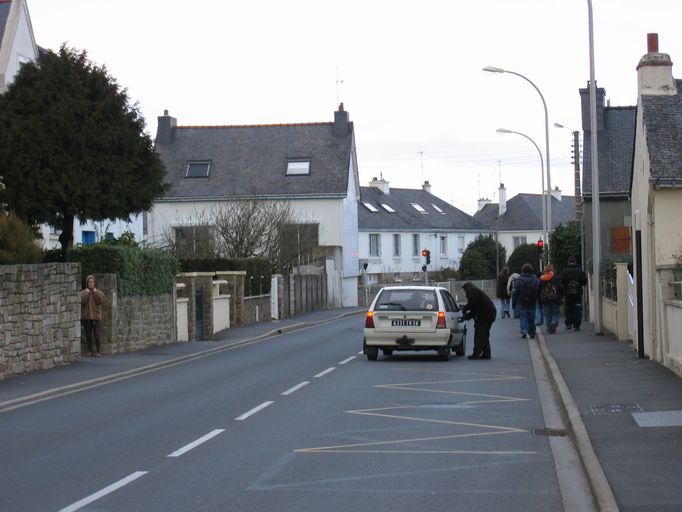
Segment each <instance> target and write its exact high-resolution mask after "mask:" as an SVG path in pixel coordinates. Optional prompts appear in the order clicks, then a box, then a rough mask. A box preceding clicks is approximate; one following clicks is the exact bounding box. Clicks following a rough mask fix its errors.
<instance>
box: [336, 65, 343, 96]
mask: <svg viewBox="0 0 682 512" xmlns="http://www.w3.org/2000/svg"><path fill="white" fill-rule="evenodd" d="M341 84H343V80H341V79H339V68H336V104H337V105H338V104H339V95H340V91H341Z"/></svg>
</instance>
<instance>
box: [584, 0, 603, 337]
mask: <svg viewBox="0 0 682 512" xmlns="http://www.w3.org/2000/svg"><path fill="white" fill-rule="evenodd" d="M587 14H588V20H589V38H590V132H591V133H590V136H591V139H590V140H591V143H592V144H591V146H592V147H591V150H592V152H591V156H592V290H593V292H594V300H593V302H594V304H593V306H592V310H593V311H594V333H595V334H602V318H601V219H600V212H599V162H598V160H597V158H598V154H599V153H598V151H597V82H596V81H595V78H594V27H593V23H592V0H587Z"/></svg>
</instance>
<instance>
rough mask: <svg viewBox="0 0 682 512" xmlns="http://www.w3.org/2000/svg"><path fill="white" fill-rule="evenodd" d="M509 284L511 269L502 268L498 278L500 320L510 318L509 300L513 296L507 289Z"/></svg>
mask: <svg viewBox="0 0 682 512" xmlns="http://www.w3.org/2000/svg"><path fill="white" fill-rule="evenodd" d="M508 283H509V269H508V268H507V267H502V270H501V271H500V274H499V275H498V276H497V298H498V299H500V309H501V310H502V311H501V315H500V318H504V317H507V318H510V315H509V299H510V298H511V294H510V293H509V290H508V289H507V284H508Z"/></svg>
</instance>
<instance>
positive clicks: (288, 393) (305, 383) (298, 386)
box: [282, 380, 310, 396]
mask: <svg viewBox="0 0 682 512" xmlns="http://www.w3.org/2000/svg"><path fill="white" fill-rule="evenodd" d="M308 384H310V381H308V380H305V381H303V382H301V383H300V384H296V385H295V386H294V387H293V388H289V389H287V390H286V391H285V392H284V393H282V396H287V395H290V394H291V393H294V392H296V391H298V390H299V389H301V388H302V387H303V386H307V385H308Z"/></svg>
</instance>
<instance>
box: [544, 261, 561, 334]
mask: <svg viewBox="0 0 682 512" xmlns="http://www.w3.org/2000/svg"><path fill="white" fill-rule="evenodd" d="M539 300H540V308H541V309H542V318H543V319H544V320H545V327H546V328H547V332H548V333H550V334H554V333H556V328H557V326H558V325H559V313H560V308H559V306H561V304H562V303H563V301H564V285H563V284H562V283H561V279H560V278H559V276H556V275H554V266H553V265H552V264H551V263H548V264H547V265H546V266H545V271H544V272H543V274H542V275H541V276H540V291H539Z"/></svg>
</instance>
